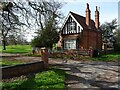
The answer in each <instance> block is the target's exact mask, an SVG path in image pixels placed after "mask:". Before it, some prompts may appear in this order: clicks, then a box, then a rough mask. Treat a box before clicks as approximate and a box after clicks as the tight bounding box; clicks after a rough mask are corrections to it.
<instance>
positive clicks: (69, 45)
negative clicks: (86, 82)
mask: <svg viewBox="0 0 120 90" xmlns="http://www.w3.org/2000/svg"><path fill="white" fill-rule="evenodd" d="M64 49H76V39H67V40H64Z"/></svg>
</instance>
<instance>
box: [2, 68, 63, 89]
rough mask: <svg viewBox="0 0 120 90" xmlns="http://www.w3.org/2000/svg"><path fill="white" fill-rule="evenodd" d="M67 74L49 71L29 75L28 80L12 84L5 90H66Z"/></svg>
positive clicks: (57, 70)
mask: <svg viewBox="0 0 120 90" xmlns="http://www.w3.org/2000/svg"><path fill="white" fill-rule="evenodd" d="M64 74H65V72H64V71H63V70H60V69H53V68H51V69H49V70H47V71H45V72H42V73H37V74H30V75H27V76H26V77H27V80H23V81H22V82H19V81H17V82H16V83H15V82H11V83H9V84H6V85H4V87H3V90H8V89H9V90H41V89H51V90H52V88H65V75H64Z"/></svg>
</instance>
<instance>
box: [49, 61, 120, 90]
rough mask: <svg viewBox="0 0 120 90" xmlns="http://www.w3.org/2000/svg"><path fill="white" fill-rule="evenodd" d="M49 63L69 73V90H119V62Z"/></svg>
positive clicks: (67, 84)
mask: <svg viewBox="0 0 120 90" xmlns="http://www.w3.org/2000/svg"><path fill="white" fill-rule="evenodd" d="M49 63H50V64H51V65H52V66H55V67H58V68H60V69H63V70H65V71H66V72H67V73H68V75H67V79H66V86H67V87H68V89H69V90H72V89H73V88H74V89H75V88H76V89H78V88H89V90H93V89H94V88H99V89H100V90H106V89H107V88H111V89H110V90H119V89H118V88H119V84H120V79H119V78H118V75H119V71H118V70H119V63H118V62H100V61H99V62H98V61H97V62H96V61H73V60H68V61H63V60H60V59H50V60H49ZM90 88H91V89H90ZM107 90H108V89H107Z"/></svg>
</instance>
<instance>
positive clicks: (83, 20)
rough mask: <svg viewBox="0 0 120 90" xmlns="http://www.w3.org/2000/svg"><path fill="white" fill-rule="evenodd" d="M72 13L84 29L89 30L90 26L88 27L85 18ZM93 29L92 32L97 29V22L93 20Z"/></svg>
mask: <svg viewBox="0 0 120 90" xmlns="http://www.w3.org/2000/svg"><path fill="white" fill-rule="evenodd" d="M70 13H71V14H72V15H73V17H74V18H75V19H76V20H77V22H78V23H79V24H80V25H81V26H82V27H83V28H87V29H88V26H87V25H86V19H85V17H83V16H81V15H78V14H76V13H73V12H71V11H70ZM91 29H92V30H96V27H95V22H94V21H93V20H91Z"/></svg>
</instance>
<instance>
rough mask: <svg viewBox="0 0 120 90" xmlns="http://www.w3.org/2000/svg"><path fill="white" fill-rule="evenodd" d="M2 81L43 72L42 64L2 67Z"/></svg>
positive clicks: (41, 62)
mask: <svg viewBox="0 0 120 90" xmlns="http://www.w3.org/2000/svg"><path fill="white" fill-rule="evenodd" d="M1 69H2V79H6V78H12V77H18V76H21V75H26V74H31V73H37V72H40V71H43V70H44V62H43V61H40V62H34V63H26V64H19V65H14V66H6V67H2V68H1Z"/></svg>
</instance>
